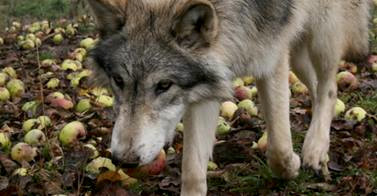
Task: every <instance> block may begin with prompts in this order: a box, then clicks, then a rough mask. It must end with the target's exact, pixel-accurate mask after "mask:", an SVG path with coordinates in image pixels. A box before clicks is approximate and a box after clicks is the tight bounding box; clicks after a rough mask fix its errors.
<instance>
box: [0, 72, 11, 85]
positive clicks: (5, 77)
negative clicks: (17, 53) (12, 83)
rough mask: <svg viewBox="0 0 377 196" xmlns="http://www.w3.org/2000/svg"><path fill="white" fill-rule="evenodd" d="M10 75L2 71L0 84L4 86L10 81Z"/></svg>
mask: <svg viewBox="0 0 377 196" xmlns="http://www.w3.org/2000/svg"><path fill="white" fill-rule="evenodd" d="M8 78H9V77H8V75H7V74H6V73H3V72H0V86H4V85H5V84H6V82H7V81H8Z"/></svg>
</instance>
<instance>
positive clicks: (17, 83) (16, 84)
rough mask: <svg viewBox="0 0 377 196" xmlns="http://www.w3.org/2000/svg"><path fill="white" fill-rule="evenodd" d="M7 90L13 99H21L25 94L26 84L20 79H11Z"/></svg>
mask: <svg viewBox="0 0 377 196" xmlns="http://www.w3.org/2000/svg"><path fill="white" fill-rule="evenodd" d="M7 89H8V90H9V93H10V95H11V97H21V96H22V95H23V94H24V93H25V87H24V83H23V82H22V81H21V80H18V79H11V80H10V81H9V82H8V83H7Z"/></svg>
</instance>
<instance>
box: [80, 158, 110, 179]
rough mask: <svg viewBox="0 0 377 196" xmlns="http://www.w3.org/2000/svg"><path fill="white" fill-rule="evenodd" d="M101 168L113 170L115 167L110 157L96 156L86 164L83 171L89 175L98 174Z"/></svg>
mask: <svg viewBox="0 0 377 196" xmlns="http://www.w3.org/2000/svg"><path fill="white" fill-rule="evenodd" d="M102 168H106V169H108V170H110V171H115V170H116V167H115V165H114V164H113V162H112V161H111V159H108V158H105V157H98V158H96V159H94V160H92V161H91V162H90V163H89V164H88V165H86V167H85V171H86V172H88V173H89V174H90V175H98V174H100V172H101V170H100V169H102Z"/></svg>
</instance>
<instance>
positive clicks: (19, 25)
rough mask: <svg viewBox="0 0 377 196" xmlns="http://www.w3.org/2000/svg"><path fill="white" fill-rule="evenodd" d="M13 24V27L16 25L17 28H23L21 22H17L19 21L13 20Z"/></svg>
mask: <svg viewBox="0 0 377 196" xmlns="http://www.w3.org/2000/svg"><path fill="white" fill-rule="evenodd" d="M12 26H13V27H16V28H17V29H20V28H21V23H19V22H17V21H13V22H12Z"/></svg>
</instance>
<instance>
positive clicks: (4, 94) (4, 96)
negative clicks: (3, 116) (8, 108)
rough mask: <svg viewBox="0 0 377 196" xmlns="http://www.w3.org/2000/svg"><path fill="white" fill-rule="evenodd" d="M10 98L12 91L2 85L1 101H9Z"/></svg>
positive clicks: (0, 91)
mask: <svg viewBox="0 0 377 196" xmlns="http://www.w3.org/2000/svg"><path fill="white" fill-rule="evenodd" d="M9 99H10V93H9V91H8V89H6V88H4V87H0V103H1V102H5V101H8V100H9Z"/></svg>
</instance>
